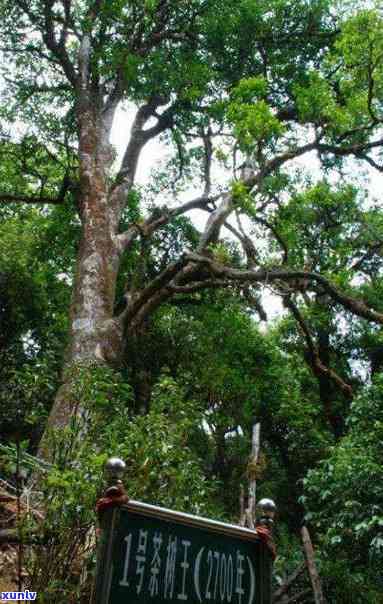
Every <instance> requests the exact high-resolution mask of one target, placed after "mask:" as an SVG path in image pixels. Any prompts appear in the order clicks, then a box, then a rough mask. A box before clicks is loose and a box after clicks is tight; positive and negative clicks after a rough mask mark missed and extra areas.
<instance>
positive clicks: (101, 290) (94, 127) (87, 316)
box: [49, 102, 123, 428]
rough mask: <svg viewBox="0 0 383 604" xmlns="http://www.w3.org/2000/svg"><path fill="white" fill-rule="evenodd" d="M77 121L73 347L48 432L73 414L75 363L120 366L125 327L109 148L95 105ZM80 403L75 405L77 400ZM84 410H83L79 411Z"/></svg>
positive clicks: (67, 353)
mask: <svg viewBox="0 0 383 604" xmlns="http://www.w3.org/2000/svg"><path fill="white" fill-rule="evenodd" d="M78 123H79V164H80V193H79V208H80V217H81V223H82V232H81V239H80V245H79V251H78V256H77V267H76V273H75V279H74V284H73V292H72V302H71V309H70V329H69V345H68V348H67V351H66V357H65V363H64V368H63V384H62V386H61V387H60V388H59V390H58V393H57V396H56V398H55V401H54V405H53V408H52V411H51V414H50V417H49V427H50V428H61V427H63V426H66V425H68V417H70V415H71V414H72V413H73V411H74V401H73V400H72V396H71V378H70V372H69V371H68V370H69V369H70V368H72V367H73V366H74V365H81V366H86V365H92V364H104V365H108V366H118V365H119V363H120V359H121V351H122V335H123V334H122V331H123V330H122V325H121V323H120V321H119V320H118V319H117V318H115V317H114V316H113V309H114V302H115V291H116V280H117V274H118V269H119V258H120V251H119V246H118V241H117V237H116V234H117V233H116V228H117V226H118V222H119V218H118V216H117V214H118V211H119V210H120V208H117V207H116V206H114V207H113V206H111V204H110V196H109V190H108V181H107V170H108V168H109V166H110V162H111V149H110V146H109V144H108V143H107V142H106V141H105V132H104V125H103V121H102V118H101V115H100V112H99V111H98V110H97V107H92V106H91V104H90V102H89V103H88V106H87V108H86V110H84V108H83V107H82V108H81V110H79V115H78ZM76 404H77V402H76ZM76 412H81V409H78V408H77V409H76Z"/></svg>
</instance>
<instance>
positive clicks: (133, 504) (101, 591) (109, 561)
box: [90, 500, 272, 604]
mask: <svg viewBox="0 0 383 604" xmlns="http://www.w3.org/2000/svg"><path fill="white" fill-rule="evenodd" d="M124 512H131V513H133V514H135V515H139V516H143V517H144V518H146V519H148V518H150V519H156V520H159V521H161V520H162V521H170V522H172V523H175V524H178V525H181V526H186V527H190V528H197V529H203V530H204V531H208V532H209V533H212V534H215V535H224V536H227V537H234V538H236V539H239V540H243V541H246V542H248V543H249V542H250V543H254V544H255V543H257V544H258V548H259V555H260V557H261V560H260V565H261V568H262V569H263V570H264V572H262V573H261V576H260V577H259V579H260V583H261V586H260V588H259V589H260V593H261V599H260V601H257V602H256V604H271V569H272V561H271V555H270V552H269V550H268V548H267V547H266V546H265V545H264V544H263V543H261V541H260V539H259V537H258V535H257V531H256V529H249V528H246V527H242V526H239V525H235V524H227V523H224V522H220V521H217V520H212V519H210V518H204V517H201V516H195V515H192V514H187V513H184V512H178V511H174V510H170V509H167V508H163V507H159V506H155V505H151V504H148V503H143V502H140V501H135V500H129V501H128V503H126V504H123V505H121V506H116V507H113V508H111V509H107V510H105V511H104V512H103V514H102V518H101V529H102V532H101V537H100V543H99V546H98V549H97V567H96V576H95V581H94V583H93V589H92V594H91V599H90V604H109V601H110V591H111V585H112V577H113V550H114V542H115V539H116V537H117V530H116V529H117V526H118V523H119V519H120V514H121V513H124ZM153 601H154V602H155V598H153ZM254 604H255V603H254Z"/></svg>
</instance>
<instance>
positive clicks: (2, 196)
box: [0, 193, 63, 205]
mask: <svg viewBox="0 0 383 604" xmlns="http://www.w3.org/2000/svg"><path fill="white" fill-rule="evenodd" d="M62 202H63V198H62V197H29V196H28V195H10V194H8V193H0V203H39V204H50V205H59V204H61V203H62Z"/></svg>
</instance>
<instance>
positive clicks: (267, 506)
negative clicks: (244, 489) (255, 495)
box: [257, 497, 277, 520]
mask: <svg viewBox="0 0 383 604" xmlns="http://www.w3.org/2000/svg"><path fill="white" fill-rule="evenodd" d="M257 508H258V512H259V515H260V516H263V517H265V518H270V519H271V520H272V519H273V518H274V516H275V513H276V511H277V506H276V505H275V503H274V501H273V500H272V499H267V498H266V497H265V498H264V499H261V500H260V501H258V504H257Z"/></svg>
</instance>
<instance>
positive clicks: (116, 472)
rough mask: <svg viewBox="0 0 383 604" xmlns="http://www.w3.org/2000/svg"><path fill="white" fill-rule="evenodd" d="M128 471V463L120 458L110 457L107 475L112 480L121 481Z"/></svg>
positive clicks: (106, 468) (107, 463)
mask: <svg viewBox="0 0 383 604" xmlns="http://www.w3.org/2000/svg"><path fill="white" fill-rule="evenodd" d="M125 470H126V463H125V462H124V461H123V460H122V459H120V458H119V457H110V458H109V459H108V461H107V462H106V464H105V473H106V474H107V475H108V477H109V478H110V480H121V478H122V476H123V475H124V472H125Z"/></svg>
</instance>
